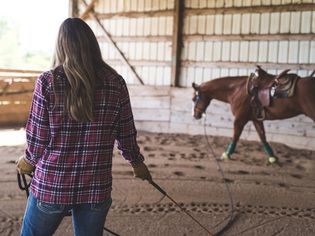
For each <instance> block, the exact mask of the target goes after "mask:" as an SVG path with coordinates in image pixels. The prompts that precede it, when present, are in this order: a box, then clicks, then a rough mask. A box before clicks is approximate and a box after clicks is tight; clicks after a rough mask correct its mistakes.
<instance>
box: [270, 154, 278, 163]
mask: <svg viewBox="0 0 315 236" xmlns="http://www.w3.org/2000/svg"><path fill="white" fill-rule="evenodd" d="M268 162H269V163H270V164H275V163H277V162H278V158H276V157H272V156H271V157H269V158H268Z"/></svg>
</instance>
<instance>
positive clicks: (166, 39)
mask: <svg viewBox="0 0 315 236" xmlns="http://www.w3.org/2000/svg"><path fill="white" fill-rule="evenodd" d="M96 38H97V40H98V41H100V42H104V41H106V37H104V36H102V35H100V36H97V37H96ZM111 38H112V39H113V40H114V41H115V42H137V41H139V42H170V41H172V36H170V35H157V36H154V35H146V36H111Z"/></svg>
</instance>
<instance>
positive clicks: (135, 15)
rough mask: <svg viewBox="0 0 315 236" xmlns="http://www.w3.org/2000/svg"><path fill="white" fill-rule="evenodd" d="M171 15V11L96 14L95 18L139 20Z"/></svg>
mask: <svg viewBox="0 0 315 236" xmlns="http://www.w3.org/2000/svg"><path fill="white" fill-rule="evenodd" d="M173 14H174V11H173V10H159V11H144V12H142V11H129V12H114V13H96V15H97V17H98V18H99V19H102V20H103V19H112V18H141V17H157V16H173Z"/></svg>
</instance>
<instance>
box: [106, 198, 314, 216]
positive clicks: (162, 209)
mask: <svg viewBox="0 0 315 236" xmlns="http://www.w3.org/2000/svg"><path fill="white" fill-rule="evenodd" d="M179 205H180V206H181V207H182V208H184V209H185V210H187V211H189V212H194V213H201V214H216V213H217V214H221V213H225V214H226V213H229V212H230V205H229V204H218V203H205V202H201V203H194V202H192V203H189V204H184V203H179ZM111 211H112V212H113V213H119V214H124V213H125V214H141V213H151V214H157V213H164V214H166V213H172V212H180V209H179V207H177V206H176V205H175V204H174V203H164V204H162V203H158V204H137V205H133V206H127V205H119V206H118V205H114V206H113V207H112V208H111ZM235 211H236V212H239V213H242V214H254V215H265V216H271V217H279V216H281V217H282V216H285V217H293V218H300V219H311V220H314V219H315V208H304V209H303V208H297V207H296V208H289V207H273V206H252V205H244V206H242V205H237V206H235Z"/></svg>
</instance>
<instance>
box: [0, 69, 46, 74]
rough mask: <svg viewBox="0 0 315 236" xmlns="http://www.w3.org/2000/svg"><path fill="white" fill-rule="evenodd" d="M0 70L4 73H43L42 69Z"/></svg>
mask: <svg viewBox="0 0 315 236" xmlns="http://www.w3.org/2000/svg"><path fill="white" fill-rule="evenodd" d="M0 72H5V73H30V74H40V73H43V71H41V70H19V69H5V68H0Z"/></svg>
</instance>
